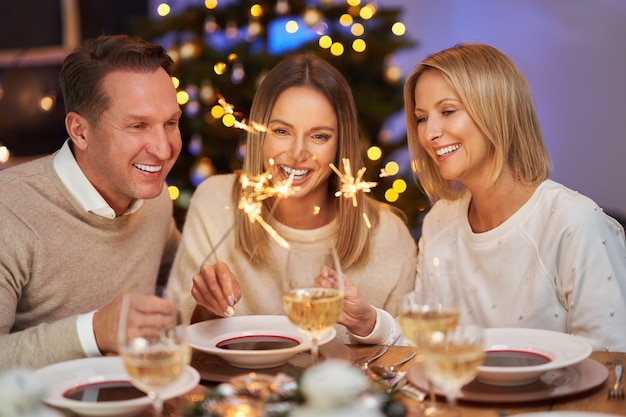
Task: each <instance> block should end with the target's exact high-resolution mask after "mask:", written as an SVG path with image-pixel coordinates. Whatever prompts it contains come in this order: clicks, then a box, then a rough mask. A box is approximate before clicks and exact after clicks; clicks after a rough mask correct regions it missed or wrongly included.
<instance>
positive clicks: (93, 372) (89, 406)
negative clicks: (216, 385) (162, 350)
mask: <svg viewBox="0 0 626 417" xmlns="http://www.w3.org/2000/svg"><path fill="white" fill-rule="evenodd" d="M34 375H35V376H36V377H37V378H39V379H40V380H41V381H43V382H44V383H45V384H46V386H47V388H48V391H47V393H46V395H45V396H44V398H43V401H44V402H45V403H46V404H48V405H50V406H53V407H58V408H63V409H67V410H71V411H72V412H74V413H76V414H78V415H81V416H115V417H128V416H134V415H137V414H138V413H140V412H141V411H143V410H144V409H146V408H147V407H149V406H150V404H151V402H150V399H149V398H148V397H147V396H145V397H140V398H136V399H132V400H124V401H107V402H84V401H77V400H72V399H69V398H66V397H64V396H63V394H64V393H65V392H67V391H68V390H70V389H72V388H76V387H79V386H82V385H89V384H97V383H103V382H113V381H128V380H129V378H128V375H127V374H126V372H125V371H124V365H123V364H122V359H121V358H120V357H119V356H107V357H101V358H85V359H76V360H72V361H66V362H59V363H56V364H54V365H49V366H46V367H43V368H40V369H38V370H36V371H34ZM199 382H200V374H199V373H198V371H196V370H195V369H193V368H192V367H190V366H187V367H185V370H184V372H183V373H182V375H181V376H180V378H178V379H177V380H176V381H174V382H172V383H171V384H170V385H168V386H167V387H165V388H164V389H163V390H162V391H161V397H162V398H163V399H164V400H168V399H170V398H174V397H177V396H179V395H182V394H185V393H186V392H188V391H190V390H191V389H193V388H194V387H196V386H197V385H198V383H199Z"/></svg>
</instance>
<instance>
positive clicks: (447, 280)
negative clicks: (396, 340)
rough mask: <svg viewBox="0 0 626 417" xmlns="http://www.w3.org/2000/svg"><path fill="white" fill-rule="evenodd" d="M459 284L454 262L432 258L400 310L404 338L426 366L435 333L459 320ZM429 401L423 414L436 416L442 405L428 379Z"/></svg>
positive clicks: (405, 296) (444, 330)
mask: <svg viewBox="0 0 626 417" xmlns="http://www.w3.org/2000/svg"><path fill="white" fill-rule="evenodd" d="M459 291H460V290H459V284H458V281H457V279H456V272H455V268H454V265H453V264H452V262H450V261H449V260H446V259H445V258H442V257H438V256H437V257H433V258H431V259H430V262H427V263H426V264H425V265H424V268H423V269H422V271H421V274H420V275H419V276H418V280H417V282H416V288H415V290H414V291H413V292H410V293H408V294H405V295H404V297H403V298H402V303H401V305H400V309H399V316H398V323H399V324H400V328H401V329H402V334H403V335H404V337H405V338H406V339H407V340H408V341H409V342H411V343H412V344H413V345H414V346H416V348H417V353H418V355H417V361H418V362H420V363H422V366H424V364H423V362H424V353H423V350H424V347H423V344H424V343H425V342H428V341H429V340H430V338H431V335H432V334H433V333H435V332H444V333H446V332H448V331H449V330H453V329H454V328H456V327H457V325H458V323H459V319H460V305H459V303H460V295H459ZM429 391H430V395H429V399H430V400H429V403H428V404H424V405H423V409H422V412H423V414H424V415H428V416H435V415H437V414H438V413H439V408H438V406H437V404H436V401H435V394H434V391H435V390H434V386H433V383H432V381H430V380H429Z"/></svg>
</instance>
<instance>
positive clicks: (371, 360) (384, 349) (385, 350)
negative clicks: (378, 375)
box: [361, 345, 389, 372]
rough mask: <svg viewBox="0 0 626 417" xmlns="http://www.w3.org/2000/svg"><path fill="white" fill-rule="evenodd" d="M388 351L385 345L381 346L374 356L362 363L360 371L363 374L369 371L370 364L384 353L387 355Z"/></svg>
mask: <svg viewBox="0 0 626 417" xmlns="http://www.w3.org/2000/svg"><path fill="white" fill-rule="evenodd" d="M388 349H389V346H386V345H385V346H383V347H382V348H381V349H380V350H379V351H378V352H377V353H376V354H375V355H374V356H372V357H371V358H369V359H368V360H366V361H365V362H363V364H362V365H361V369H362V370H363V371H364V372H367V371H368V370H369V368H370V363H372V362H374V361H375V360H376V359H378V358H380V357H381V356H383V355H384V354H385V353H387V350H388Z"/></svg>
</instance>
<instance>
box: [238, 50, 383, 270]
mask: <svg viewBox="0 0 626 417" xmlns="http://www.w3.org/2000/svg"><path fill="white" fill-rule="evenodd" d="M296 86H306V87H308V88H312V89H314V90H316V91H317V92H319V93H321V94H323V95H324V96H325V97H326V98H327V99H328V102H329V103H330V104H331V105H332V106H333V108H334V111H335V113H336V115H337V124H338V138H339V146H338V151H337V155H336V158H335V162H334V165H335V166H336V167H337V168H338V169H339V170H340V171H341V172H343V170H344V166H343V162H342V160H343V159H344V158H347V159H348V160H349V161H350V165H351V168H352V172H353V173H354V172H357V171H358V170H359V169H360V168H361V167H363V165H364V164H363V157H362V150H361V148H360V138H359V127H358V122H357V112H356V106H355V104H354V99H353V97H352V91H351V89H350V86H349V85H348V83H347V81H346V79H345V78H344V77H343V75H342V74H341V73H340V72H339V71H338V70H337V69H336V68H335V67H333V66H332V65H331V64H330V63H328V62H327V61H325V60H323V59H322V58H320V57H318V56H316V55H314V54H312V53H305V54H294V55H290V56H287V57H286V58H284V59H283V60H282V61H281V62H279V63H278V64H277V65H276V66H275V67H274V68H272V70H271V71H269V72H268V74H267V75H266V76H265V78H264V79H263V81H262V82H261V84H260V86H259V88H258V90H257V92H256V94H255V96H254V100H253V103H252V108H251V110H250V116H249V118H250V121H251V122H255V123H258V124H260V125H262V126H267V124H268V121H269V117H270V114H271V112H272V109H273V107H274V104H275V102H276V99H277V98H278V96H279V95H280V94H281V93H282V92H283V91H285V90H287V89H288V88H291V87H296ZM264 138H265V133H264V132H261V131H251V132H248V133H247V136H246V144H247V147H246V156H245V158H244V163H243V174H245V175H247V176H249V177H253V176H259V175H261V174H262V173H263V171H264V166H263V152H262V147H263V140H264ZM339 189H340V179H339V177H338V176H336V175H334V174H333V175H331V177H330V179H329V188H328V194H329V196H332V195H334V194H335V192H336V191H338V190H339ZM241 192H242V190H241V186H240V184H238V183H236V184H235V186H234V188H233V198H234V201H239V197H240V195H241ZM356 198H357V207H354V206H353V203H352V200H348V199H346V198H333V201H334V204H335V210H336V211H337V215H338V217H339V219H341V221H340V223H341V227H340V228H339V233H338V236H337V254H338V256H339V258H340V261H341V263H342V266H343V267H344V268H349V267H350V266H353V265H354V266H361V265H364V264H365V263H366V262H367V260H368V259H369V253H370V247H369V239H368V237H369V233H370V230H369V228H368V227H367V225H366V224H365V222H364V220H363V218H362V213H365V214H366V215H367V216H368V218H369V219H370V222H371V225H372V228H374V227H376V225H377V224H378V207H379V203H378V202H377V201H375V200H373V199H371V198H368V197H366V196H365V195H364V194H363V193H358V194H357V196H356ZM269 212H270V203H269V202H265V205H264V207H263V217H264V219H265V220H266V221H267V217H269ZM235 216H236V220H235V222H236V224H237V227H236V232H235V233H236V238H235V240H236V247H237V249H240V250H242V251H243V252H245V253H246V254H247V255H248V256H250V255H252V254H253V252H255V251H256V252H255V255H254V256H253V257H252V258H251V261H250V262H252V263H253V264H259V263H260V262H261V261H262V260H263V259H267V256H269V252H270V246H269V237H268V235H267V233H266V232H265V231H264V230H263V229H262V227H261V226H260V225H259V224H258V223H257V222H254V223H251V222H249V221H248V220H247V218H246V216H247V215H246V213H244V212H243V211H241V210H237V212H236V214H235Z"/></svg>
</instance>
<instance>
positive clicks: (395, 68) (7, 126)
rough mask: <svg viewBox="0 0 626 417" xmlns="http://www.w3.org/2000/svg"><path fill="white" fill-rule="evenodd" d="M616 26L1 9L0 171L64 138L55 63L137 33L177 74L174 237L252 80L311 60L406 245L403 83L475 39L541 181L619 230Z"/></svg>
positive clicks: (92, 5) (622, 91)
mask: <svg viewBox="0 0 626 417" xmlns="http://www.w3.org/2000/svg"><path fill="white" fill-rule="evenodd" d="M624 22H626V2H625V1H623V0H507V1H501V0H369V1H368V0H360V1H359V0H348V1H346V0H272V1H264V0H257V1H252V0H218V1H216V0H206V1H205V0H133V1H127V0H21V1H19V2H13V1H9V0H0V169H2V168H6V167H9V166H11V165H14V164H17V163H20V162H22V161H25V160H28V159H32V158H34V157H37V156H39V155H43V154H47V153H50V152H54V151H55V150H56V149H58V148H59V146H60V145H61V144H62V143H63V141H64V140H65V138H66V135H65V128H64V122H63V117H64V110H63V103H62V98H61V97H60V91H59V87H58V81H57V78H58V72H59V70H60V65H61V62H62V60H63V57H64V56H65V55H66V54H67V53H68V52H69V51H71V50H72V49H73V48H74V47H75V46H76V45H77V44H78V43H80V42H81V41H82V40H83V39H86V38H88V37H93V36H97V35H99V34H103V33H128V34H132V35H138V36H142V37H144V38H146V39H149V40H152V41H154V42H157V43H160V44H162V45H163V46H164V47H165V48H166V49H167V50H168V51H169V52H170V54H171V55H172V56H173V57H174V58H175V60H176V62H177V65H176V70H175V75H176V77H177V79H178V82H179V85H178V91H179V102H180V103H181V106H182V107H183V109H184V118H183V120H182V121H181V131H182V133H183V141H184V148H183V152H182V154H181V157H180V158H179V160H178V162H177V164H176V166H175V168H174V169H173V170H172V172H171V174H170V177H169V178H168V183H169V185H170V194H171V195H172V198H173V199H174V202H175V207H176V216H177V220H178V221H179V224H180V225H182V222H184V216H185V212H186V208H187V204H188V201H189V197H190V195H191V193H192V192H193V190H194V188H195V186H196V185H197V184H198V183H199V182H200V181H202V180H203V179H204V178H206V176H208V175H214V174H216V173H223V172H231V171H232V170H235V169H237V168H239V167H240V164H241V158H242V156H243V153H244V152H245V147H244V143H243V138H244V133H245V132H244V130H242V129H241V128H240V127H241V126H242V125H241V123H245V120H246V113H247V110H248V109H249V107H250V103H251V99H252V97H253V95H254V92H255V89H256V85H257V83H258V82H259V80H260V79H262V77H263V74H264V73H265V71H267V70H268V69H269V68H271V67H272V66H273V65H274V64H275V63H276V62H277V61H278V60H280V58H281V57H282V56H284V55H285V54H288V53H291V52H294V51H303V50H313V51H316V52H317V53H319V54H320V55H322V56H323V57H324V58H326V59H328V60H329V61H330V62H331V63H333V64H334V65H335V66H336V67H337V68H339V69H340V70H341V71H342V72H343V73H344V75H345V76H346V78H347V79H348V81H349V82H350V84H351V86H352V88H353V91H354V96H355V100H356V102H357V107H358V110H359V116H360V121H361V130H362V134H363V138H362V141H363V152H364V156H365V159H366V165H367V171H366V173H365V179H366V180H368V181H377V182H378V185H377V186H376V187H375V188H374V189H373V190H372V194H373V195H374V196H375V197H376V198H377V199H380V200H382V201H386V202H388V203H389V204H392V205H395V206H397V207H399V208H400V209H401V210H403V211H404V212H405V213H406V215H407V219H408V221H409V225H410V227H411V229H412V232H413V235H414V237H415V238H416V239H417V238H418V237H419V235H420V224H421V219H422V218H423V215H424V213H425V212H426V211H427V210H428V202H427V200H426V199H425V197H424V196H423V195H422V193H421V192H420V191H419V189H418V188H417V187H416V186H415V182H414V180H413V177H412V174H411V172H410V166H409V158H408V154H407V151H406V135H405V126H404V120H403V114H402V96H401V93H402V83H403V81H404V77H405V76H406V75H407V74H408V72H409V71H410V70H411V69H412V68H413V66H414V65H415V64H416V63H417V62H419V61H420V60H421V59H423V58H424V57H426V56H427V55H428V54H430V53H432V52H436V51H438V50H441V49H444V48H446V47H449V46H452V45H454V44H455V43H458V42H462V41H481V42H486V43H489V44H491V45H493V46H495V47H497V48H499V49H500V50H502V51H503V52H504V53H506V54H507V55H509V56H510V57H511V58H512V59H513V61H514V62H515V63H516V64H517V65H518V66H519V67H520V69H521V70H522V71H523V72H524V74H525V75H526V77H527V79H528V82H529V84H530V86H531V89H532V91H533V94H534V98H535V102H536V105H537V111H538V114H539V119H540V122H541V124H542V130H543V133H544V137H545V140H546V142H547V145H548V148H549V150H550V153H551V156H552V159H553V163H554V171H553V175H552V178H553V179H555V180H556V181H559V182H561V183H563V184H565V185H566V186H568V187H570V188H573V189H575V190H578V191H580V192H581V193H583V194H586V195H588V196H590V197H591V198H593V199H594V200H596V202H597V203H598V204H599V205H600V206H601V207H603V208H604V209H605V211H607V212H609V213H610V214H612V215H613V216H615V217H617V218H619V219H620V220H622V222H623V218H624V217H626V185H625V184H624V183H625V179H626V163H625V161H624V159H625V157H626V128H625V127H624V123H623V119H624V116H623V114H624V111H625V110H626V104H625V103H624V97H626V82H624V79H623V77H624V74H626V48H624V45H625V44H626V25H624ZM381 172H383V173H384V175H382V176H381Z"/></svg>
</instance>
